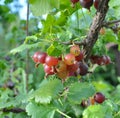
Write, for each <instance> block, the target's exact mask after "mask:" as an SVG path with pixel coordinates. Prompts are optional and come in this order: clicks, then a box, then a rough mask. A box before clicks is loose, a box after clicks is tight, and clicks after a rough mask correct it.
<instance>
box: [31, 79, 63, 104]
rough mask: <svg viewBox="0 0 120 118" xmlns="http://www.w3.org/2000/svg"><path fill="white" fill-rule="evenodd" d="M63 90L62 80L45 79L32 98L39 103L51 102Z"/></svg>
mask: <svg viewBox="0 0 120 118" xmlns="http://www.w3.org/2000/svg"><path fill="white" fill-rule="evenodd" d="M62 90H63V85H62V83H61V81H60V80H57V79H55V80H43V82H42V83H41V84H40V87H39V89H37V90H36V91H35V92H34V93H33V95H32V96H31V98H30V99H32V98H34V99H35V101H36V102H39V103H50V102H51V100H52V99H53V98H55V97H56V96H58V94H59V92H60V91H62Z"/></svg>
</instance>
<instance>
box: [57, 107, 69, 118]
mask: <svg viewBox="0 0 120 118" xmlns="http://www.w3.org/2000/svg"><path fill="white" fill-rule="evenodd" d="M56 111H57V112H58V113H60V114H61V115H63V116H65V117H66V118H71V117H70V116H68V115H66V114H65V113H63V112H62V111H60V110H59V109H56Z"/></svg>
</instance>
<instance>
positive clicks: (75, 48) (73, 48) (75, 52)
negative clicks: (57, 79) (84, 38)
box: [70, 45, 80, 56]
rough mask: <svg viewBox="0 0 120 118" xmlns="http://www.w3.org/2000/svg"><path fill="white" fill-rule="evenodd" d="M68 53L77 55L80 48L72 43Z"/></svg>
mask: <svg viewBox="0 0 120 118" xmlns="http://www.w3.org/2000/svg"><path fill="white" fill-rule="evenodd" d="M70 53H71V54H73V55H74V56H78V55H79V54H80V48H79V46H78V45H73V46H72V47H71V48H70Z"/></svg>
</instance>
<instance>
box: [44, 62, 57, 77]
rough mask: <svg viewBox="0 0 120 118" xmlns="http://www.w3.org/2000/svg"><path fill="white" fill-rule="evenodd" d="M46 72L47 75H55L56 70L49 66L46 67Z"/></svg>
mask: <svg viewBox="0 0 120 118" xmlns="http://www.w3.org/2000/svg"><path fill="white" fill-rule="evenodd" d="M44 71H45V73H46V75H53V74H54V73H55V72H54V68H53V67H52V66H48V65H46V64H45V65H44Z"/></svg>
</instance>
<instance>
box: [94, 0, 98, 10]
mask: <svg viewBox="0 0 120 118" xmlns="http://www.w3.org/2000/svg"><path fill="white" fill-rule="evenodd" d="M99 2H100V0H94V1H93V4H94V7H95V8H96V9H98V6H99Z"/></svg>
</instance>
